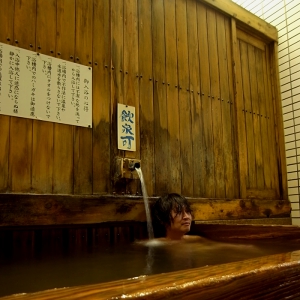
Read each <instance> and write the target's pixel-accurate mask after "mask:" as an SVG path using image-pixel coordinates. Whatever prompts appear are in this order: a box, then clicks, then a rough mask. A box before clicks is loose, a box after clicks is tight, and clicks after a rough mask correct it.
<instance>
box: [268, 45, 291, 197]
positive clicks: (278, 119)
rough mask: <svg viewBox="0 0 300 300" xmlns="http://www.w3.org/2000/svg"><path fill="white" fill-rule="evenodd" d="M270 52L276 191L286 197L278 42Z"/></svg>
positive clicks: (272, 46)
mask: <svg viewBox="0 0 300 300" xmlns="http://www.w3.org/2000/svg"><path fill="white" fill-rule="evenodd" d="M269 51H270V52H267V54H269V55H270V56H269V57H270V64H271V68H272V69H271V76H269V77H270V79H271V80H272V84H273V99H274V100H273V101H272V102H273V106H274V111H275V114H274V119H275V126H276V129H277V136H276V137H277V142H278V147H277V148H276V149H277V155H278V185H277V186H278V189H279V190H277V191H278V193H279V194H280V196H281V197H283V199H286V198H287V194H288V187H287V170H286V154H285V144H284V129H283V116H282V106H281V97H280V95H281V93H280V85H279V84H280V83H279V69H278V63H277V62H278V42H274V43H272V44H271V45H270V49H269Z"/></svg>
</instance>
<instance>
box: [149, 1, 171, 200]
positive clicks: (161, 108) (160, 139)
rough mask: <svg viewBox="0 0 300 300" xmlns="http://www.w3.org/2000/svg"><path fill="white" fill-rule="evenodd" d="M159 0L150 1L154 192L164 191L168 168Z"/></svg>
mask: <svg viewBox="0 0 300 300" xmlns="http://www.w3.org/2000/svg"><path fill="white" fill-rule="evenodd" d="M163 4H164V3H163V1H161V0H153V1H152V41H153V52H152V58H153V80H154V87H153V109H154V137H155V141H154V166H155V194H156V195H160V194H162V193H166V191H167V186H168V185H167V184H168V178H169V175H168V169H167V168H165V167H164V164H165V160H166V158H167V155H168V152H169V151H168V144H167V143H166V142H167V140H168V131H167V130H168V121H167V103H166V85H165V84H163V82H165V76H166V57H165V51H166V50H165V48H166V45H165V34H164V32H165V26H164V5H163Z"/></svg>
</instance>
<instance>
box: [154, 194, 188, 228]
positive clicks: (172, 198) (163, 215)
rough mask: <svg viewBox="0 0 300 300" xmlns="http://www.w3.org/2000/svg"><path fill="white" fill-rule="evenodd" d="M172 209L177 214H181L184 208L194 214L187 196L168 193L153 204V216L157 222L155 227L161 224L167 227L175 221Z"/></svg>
mask: <svg viewBox="0 0 300 300" xmlns="http://www.w3.org/2000/svg"><path fill="white" fill-rule="evenodd" d="M172 210H174V211H175V213H176V216H177V215H178V214H181V213H182V212H183V210H185V211H186V212H187V213H191V214H192V209H191V207H190V204H189V203H188V201H187V200H186V198H185V197H183V196H181V195H179V194H175V193H172V194H168V195H166V196H164V197H161V198H159V199H158V200H157V201H156V202H155V203H154V205H153V208H152V216H153V220H154V222H155V224H154V227H155V226H156V227H158V226H159V225H160V226H163V227H164V229H165V227H166V226H169V225H171V223H172V222H173V218H172V214H171V212H172ZM161 230H162V228H161Z"/></svg>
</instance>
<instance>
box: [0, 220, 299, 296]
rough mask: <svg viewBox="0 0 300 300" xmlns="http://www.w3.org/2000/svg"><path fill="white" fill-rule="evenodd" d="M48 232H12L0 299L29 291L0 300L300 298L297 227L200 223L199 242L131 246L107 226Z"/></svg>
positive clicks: (195, 231) (195, 230) (5, 249)
mask: <svg viewBox="0 0 300 300" xmlns="http://www.w3.org/2000/svg"><path fill="white" fill-rule="evenodd" d="M111 226H112V225H110V229H109V230H112V229H111V228H112V227H111ZM143 228H145V224H143ZM48 230H49V232H48V233H45V231H44V232H43V233H41V232H38V231H36V230H35V231H34V230H33V231H32V234H31V235H30V234H29V233H28V231H27V232H26V231H23V232H19V233H16V232H14V233H12V235H11V238H10V242H8V243H6V247H1V257H0V259H1V274H0V277H1V283H2V284H1V288H0V293H1V294H0V295H1V296H6V295H11V294H15V293H26V294H23V295H18V297H16V296H8V297H4V298H3V299H121V298H127V297H128V298H133V299H135V298H138V299H165V298H168V297H169V298H172V299H174V298H178V299H180V298H182V297H183V295H184V299H199V297H201V299H224V298H225V297H224V295H226V299H237V298H243V297H244V298H245V299H251V298H253V297H255V298H256V299H259V297H263V299H267V298H268V297H270V299H276V297H277V296H278V297H279V295H281V296H280V297H281V299H282V298H284V296H291V297H292V298H291V299H293V297H296V295H298V293H300V285H299V282H300V276H299V275H298V274H299V271H300V251H297V250H299V249H300V245H299V236H300V229H299V228H298V227H294V226H253V225H240V226H239V225H235V226H233V225H222V226H220V225H216V224H215V225H207V224H206V225H205V224H199V225H194V226H193V234H198V235H201V236H202V237H203V238H202V240H201V241H200V242H197V243H184V244H180V243H172V244H161V243H151V242H150V243H145V242H131V243H128V242H126V241H122V240H120V239H118V233H116V234H115V235H114V240H113V241H112V239H111V238H110V239H107V238H105V237H106V235H105V232H106V230H107V229H106V228H105V227H101V228H93V227H91V228H90V229H88V230H83V229H79V228H78V229H68V230H66V229H65V230H64V231H62V230H60V229H55V228H53V229H48ZM113 230H114V232H116V229H115V227H114V229H113ZM133 231H135V232H139V233H140V234H139V236H138V234H135V235H136V236H133V235H132V237H131V238H132V240H134V239H143V238H144V236H143V235H144V234H145V232H144V229H141V228H140V229H139V230H137V229H136V227H135V230H133ZM59 232H61V234H59ZM128 232H129V236H130V232H132V230H131V231H130V230H129V231H128ZM85 233H86V234H87V236H86V237H85V236H84V234H85ZM97 233H98V238H100V237H99V236H101V239H98V242H97V239H95V238H96V237H97ZM26 236H27V237H26ZM29 236H31V237H33V238H34V240H32V239H30V238H29ZM49 237H52V238H50V240H51V242H50V241H49V240H48V239H49ZM78 237H79V238H78ZM212 237H214V238H213V239H212ZM3 238H4V233H2V241H3ZM5 238H6V241H9V234H8V233H7V232H6V233H5ZM72 239H74V240H73V241H72ZM46 240H48V243H45V241H46ZM100 240H101V242H100ZM30 241H31V242H30ZM2 245H3V244H2ZM42 290H47V291H44V292H40V291H42ZM35 292H38V293H35ZM274 293H275V295H276V297H275V298H274ZM278 299H279V298H278Z"/></svg>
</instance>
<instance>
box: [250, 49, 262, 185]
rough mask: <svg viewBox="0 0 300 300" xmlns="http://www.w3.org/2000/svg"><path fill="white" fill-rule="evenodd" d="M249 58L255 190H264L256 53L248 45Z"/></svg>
mask: <svg viewBox="0 0 300 300" xmlns="http://www.w3.org/2000/svg"><path fill="white" fill-rule="evenodd" d="M248 58H249V80H250V88H251V90H250V94H251V106H252V111H250V116H252V122H253V137H254V147H255V148H254V149H255V167H256V168H255V170H256V185H255V186H254V188H258V189H263V188H264V173H263V160H262V150H261V147H262V146H261V134H260V120H259V115H260V111H259V104H258V95H257V77H256V69H255V63H256V61H255V53H254V46H252V45H248Z"/></svg>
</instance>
